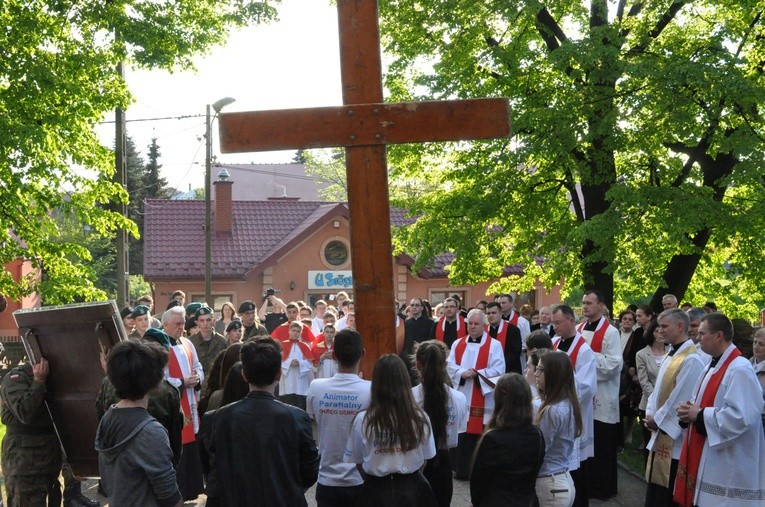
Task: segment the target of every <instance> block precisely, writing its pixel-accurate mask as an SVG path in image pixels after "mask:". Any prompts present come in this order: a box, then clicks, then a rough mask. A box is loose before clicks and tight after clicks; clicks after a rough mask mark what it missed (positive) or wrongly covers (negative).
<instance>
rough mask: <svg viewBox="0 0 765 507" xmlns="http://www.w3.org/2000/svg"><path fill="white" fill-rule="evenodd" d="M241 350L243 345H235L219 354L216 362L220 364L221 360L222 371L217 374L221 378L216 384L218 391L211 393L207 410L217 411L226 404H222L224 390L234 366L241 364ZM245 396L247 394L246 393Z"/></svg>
mask: <svg viewBox="0 0 765 507" xmlns="http://www.w3.org/2000/svg"><path fill="white" fill-rule="evenodd" d="M241 350H242V344H241V343H235V344H233V345H231V346H229V347H228V348H227V349H226V350H224V351H222V352H221V353H220V354H218V357H216V358H215V361H216V362H218V359H220V369H219V371H218V373H217V374H218V375H219V378H218V379H217V382H216V383H215V384H216V385H217V389H216V390H215V391H213V392H211V393H210V398H209V401H208V402H207V410H215V409H218V408H220V407H222V406H223V405H225V403H223V402H222V397H223V391H224V388H225V386H226V380H227V379H228V377H229V373H230V371H231V368H233V367H234V365H235V364H236V363H238V362H239V352H240V351H241ZM244 394H247V393H246V392H245V393H244ZM240 399H241V398H240Z"/></svg>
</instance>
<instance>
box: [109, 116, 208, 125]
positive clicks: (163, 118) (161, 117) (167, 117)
mask: <svg viewBox="0 0 765 507" xmlns="http://www.w3.org/2000/svg"><path fill="white" fill-rule="evenodd" d="M204 117H205V115H203V114H185V115H183V116H159V117H156V118H136V119H135V120H125V121H126V122H127V123H132V122H139V121H160V120H185V119H186V118H204ZM114 122H115V120H104V121H101V122H98V124H99V125H106V124H109V123H114Z"/></svg>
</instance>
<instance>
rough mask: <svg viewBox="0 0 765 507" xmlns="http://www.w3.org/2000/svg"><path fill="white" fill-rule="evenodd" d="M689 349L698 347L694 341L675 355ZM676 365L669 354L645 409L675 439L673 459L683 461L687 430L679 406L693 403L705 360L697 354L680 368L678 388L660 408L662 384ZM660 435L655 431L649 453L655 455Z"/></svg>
mask: <svg viewBox="0 0 765 507" xmlns="http://www.w3.org/2000/svg"><path fill="white" fill-rule="evenodd" d="M688 347H693V348H694V350H695V349H696V347H695V346H694V344H693V341H692V340H686V341H685V342H683V344H682V345H681V346H680V348H679V349H677V352H675V354H680V353H683V352H685V349H687V348H688ZM671 361H672V357H670V356H669V354H667V355H665V356H664V360H663V361H662V363H661V367H660V368H659V374H658V376H657V377H656V384H655V386H654V388H653V392H652V393H651V395H650V396H649V397H648V404H647V405H646V408H645V413H646V415H650V416H652V417H653V419H654V422H655V423H656V425H657V426H658V427H659V429H660V430H662V431H664V433H666V434H667V435H669V436H670V437H672V439H673V440H674V444H673V446H672V459H680V451H681V450H682V448H683V437H685V430H684V429H683V428H681V427H680V420H679V419H678V418H677V406H678V405H680V404H681V403H684V402H686V401H688V400H690V399H691V397H692V396H693V394H694V393H695V391H694V390H693V386H695V385H696V382H697V381H698V379H699V377H701V375H702V374H703V373H704V361H703V360H702V358H701V356H700V355H699V354H697V353H695V352H691V353H690V354H688V355H687V356H686V357H685V358H684V359H683V362H682V363H681V364H680V371H679V372H678V374H677V377H676V378H675V385H674V387H673V388H672V392H671V393H670V394H669V396H668V397H667V400H666V401H665V402H664V404H663V405H661V406H659V398H660V397H662V394H661V393H662V382H663V381H664V374H665V373H666V372H667V366H668V365H669V363H670V362H671ZM658 434H659V432H658V431H654V432H652V434H651V441H650V442H648V449H649V450H651V451H655V450H656V449H655V448H654V445H655V443H656V437H657V435H658Z"/></svg>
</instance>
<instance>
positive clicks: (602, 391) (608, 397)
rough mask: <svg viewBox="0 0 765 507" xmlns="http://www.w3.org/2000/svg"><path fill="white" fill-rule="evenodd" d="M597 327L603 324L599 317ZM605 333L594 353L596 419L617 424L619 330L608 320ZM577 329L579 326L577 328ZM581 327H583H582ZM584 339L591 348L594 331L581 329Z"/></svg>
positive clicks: (620, 359)
mask: <svg viewBox="0 0 765 507" xmlns="http://www.w3.org/2000/svg"><path fill="white" fill-rule="evenodd" d="M600 319H601V320H600V322H599V324H598V327H600V325H601V324H603V319H605V320H606V321H607V320H608V319H606V318H605V317H601V318H600ZM605 325H606V326H607V328H606V335H605V337H604V338H603V346H602V348H601V350H600V352H595V351H594V350H593V352H594V353H595V371H596V372H597V374H598V392H597V393H596V394H595V411H594V416H595V420H596V421H600V422H602V423H606V424H617V423H618V422H619V381H620V375H619V374H620V373H621V371H622V363H623V359H622V346H621V337H620V336H619V330H618V329H616V328H615V327H614V326H612V325H610V324H609V323H608V322H606V323H605ZM577 329H578V330H579V327H578V328H577ZM582 329H583V328H582ZM579 332H580V333H582V336H583V337H584V339H585V341H586V342H587V344H588V345H590V348H592V339H593V336H594V335H595V333H594V332H593V331H582V330H579Z"/></svg>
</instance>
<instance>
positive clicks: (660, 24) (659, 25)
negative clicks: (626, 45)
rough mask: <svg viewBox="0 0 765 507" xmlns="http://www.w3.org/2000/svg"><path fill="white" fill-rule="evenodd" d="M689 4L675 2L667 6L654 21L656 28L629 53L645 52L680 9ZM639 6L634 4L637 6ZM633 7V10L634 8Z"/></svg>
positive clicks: (679, 0)
mask: <svg viewBox="0 0 765 507" xmlns="http://www.w3.org/2000/svg"><path fill="white" fill-rule="evenodd" d="M689 3H691V0H676V1H675V2H672V5H670V6H669V8H668V9H667V10H666V11H665V12H664V14H662V15H661V16H660V17H659V19H658V20H657V21H656V26H654V27H653V29H651V31H650V32H648V35H646V38H645V40H644V42H643V43H642V44H638V45H637V46H635V47H634V48H632V49H631V52H637V53H639V52H643V51H645V50H646V48H647V47H648V45H649V44H650V43H651V42H652V41H654V40H656V39H657V38H658V37H659V35H661V33H662V32H663V31H664V29H665V28H666V27H667V25H669V23H670V22H671V21H672V20H673V19H675V16H676V15H677V13H678V12H680V9H682V8H683V7H685V6H686V5H687V4H689ZM637 5H639V4H635V6H637ZM635 6H633V8H634V7H635Z"/></svg>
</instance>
